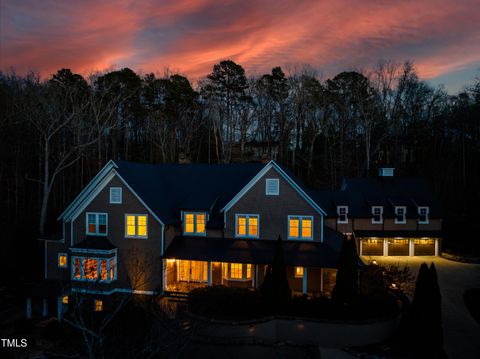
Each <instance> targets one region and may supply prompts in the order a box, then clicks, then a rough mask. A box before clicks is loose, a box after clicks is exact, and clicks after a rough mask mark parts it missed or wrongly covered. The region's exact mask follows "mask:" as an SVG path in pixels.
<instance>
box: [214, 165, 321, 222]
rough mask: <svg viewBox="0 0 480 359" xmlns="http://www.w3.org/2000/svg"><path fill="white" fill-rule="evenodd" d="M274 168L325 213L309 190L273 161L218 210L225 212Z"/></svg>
mask: <svg viewBox="0 0 480 359" xmlns="http://www.w3.org/2000/svg"><path fill="white" fill-rule="evenodd" d="M272 168H273V169H275V170H276V171H277V172H278V173H279V174H280V176H282V177H283V179H285V180H286V181H287V182H288V183H289V184H290V185H291V186H292V187H293V189H295V190H296V191H297V192H298V194H299V195H300V196H301V197H303V199H305V201H307V203H309V204H310V205H311V206H312V207H313V208H314V209H315V210H316V211H317V212H319V213H320V214H324V215H326V212H325V211H324V210H323V209H322V208H321V207H320V206H319V205H318V203H317V202H315V201H314V200H313V199H312V198H311V197H310V195H309V194H308V193H309V191H308V190H307V189H306V188H304V187H303V185H302V183H301V182H300V181H299V180H298V179H297V178H296V177H295V176H293V175H291V174H289V171H288V170H286V169H284V168H282V167H280V166H279V165H278V164H276V163H275V162H274V161H270V162H269V163H268V164H267V165H266V166H265V167H264V168H263V169H262V170H261V171H260V172H258V173H257V175H256V176H255V177H254V178H252V179H251V180H250V181H249V182H248V183H247V184H246V185H245V187H243V188H242V190H241V191H239V192H238V193H237V194H236V195H235V197H233V198H232V199H231V200H230V201H229V202H228V203H227V204H226V205H225V206H224V207H223V208H222V209H221V210H220V212H226V211H228V210H229V209H230V208H232V206H233V205H234V204H235V203H237V202H238V201H239V200H240V198H242V197H243V196H244V195H245V193H247V192H248V191H249V190H250V189H251V188H252V187H253V186H254V185H255V184H256V183H257V182H258V181H259V180H260V179H261V178H262V177H263V176H264V175H265V174H266V173H267V172H268V171H269V170H270V169H272Z"/></svg>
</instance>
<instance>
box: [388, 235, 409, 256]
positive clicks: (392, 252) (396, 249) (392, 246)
mask: <svg viewBox="0 0 480 359" xmlns="http://www.w3.org/2000/svg"><path fill="white" fill-rule="evenodd" d="M388 255H389V256H408V255H409V245H408V239H389V240H388Z"/></svg>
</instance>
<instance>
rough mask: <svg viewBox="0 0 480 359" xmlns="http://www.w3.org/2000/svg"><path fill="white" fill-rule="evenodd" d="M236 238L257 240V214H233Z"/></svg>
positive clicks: (258, 223) (258, 218)
mask: <svg viewBox="0 0 480 359" xmlns="http://www.w3.org/2000/svg"><path fill="white" fill-rule="evenodd" d="M235 222H236V226H235V227H236V230H235V237H237V238H258V237H259V233H260V231H259V227H260V216H259V215H258V214H235Z"/></svg>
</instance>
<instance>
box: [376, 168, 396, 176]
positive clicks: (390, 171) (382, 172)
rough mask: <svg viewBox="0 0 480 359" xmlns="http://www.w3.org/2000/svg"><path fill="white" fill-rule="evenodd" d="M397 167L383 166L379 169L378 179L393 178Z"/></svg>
mask: <svg viewBox="0 0 480 359" xmlns="http://www.w3.org/2000/svg"><path fill="white" fill-rule="evenodd" d="M394 172H395V167H393V166H381V167H380V168H379V169H378V177H393V175H394Z"/></svg>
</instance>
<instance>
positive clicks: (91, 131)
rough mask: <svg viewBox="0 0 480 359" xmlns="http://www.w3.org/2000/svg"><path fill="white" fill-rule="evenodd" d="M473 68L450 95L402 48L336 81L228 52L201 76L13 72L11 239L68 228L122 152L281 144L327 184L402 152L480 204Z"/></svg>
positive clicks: (252, 154)
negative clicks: (62, 216) (64, 221)
mask: <svg viewBox="0 0 480 359" xmlns="http://www.w3.org/2000/svg"><path fill="white" fill-rule="evenodd" d="M472 82H473V83H472V84H471V87H470V88H468V89H467V90H466V91H465V92H463V93H461V94H459V95H457V96H449V95H448V94H447V93H446V92H445V91H444V90H443V89H441V88H436V89H435V88H432V87H430V86H429V85H427V84H426V83H425V82H423V81H421V80H420V79H419V78H418V75H417V73H416V70H415V68H414V67H413V66H412V65H411V64H410V63H405V64H404V65H401V66H398V65H395V64H393V63H390V62H384V63H381V64H379V65H378V66H377V67H376V68H375V69H374V70H373V71H371V72H369V73H363V74H362V73H359V72H342V73H340V74H338V75H337V76H335V77H334V78H332V79H328V80H326V81H323V80H322V79H320V78H319V76H318V74H317V73H316V72H315V71H313V70H311V69H310V68H308V67H307V68H304V69H301V70H296V71H292V72H290V73H289V74H285V73H284V72H283V71H282V69H280V68H279V67H276V68H274V69H272V72H271V73H269V74H265V75H263V76H260V77H255V78H249V77H247V76H246V74H245V71H244V69H243V68H242V67H241V66H240V65H238V64H236V63H234V62H233V61H222V62H221V63H219V64H217V65H215V66H214V67H213V71H212V73H211V74H209V75H208V76H207V77H206V78H204V79H202V80H200V81H199V82H198V84H197V85H196V86H195V87H192V84H191V83H190V81H189V80H188V79H187V78H186V77H184V76H181V75H178V74H175V75H165V76H161V77H159V76H157V75H154V74H147V75H142V76H141V75H139V74H136V73H135V72H133V71H132V70H130V69H128V68H126V69H122V70H119V71H112V72H109V73H104V74H95V75H92V76H90V77H88V78H84V77H82V76H80V75H78V74H74V73H72V72H71V71H70V70H66V69H62V70H60V71H58V72H57V73H56V74H55V75H53V76H52V77H51V78H48V79H46V80H42V79H40V78H39V76H38V75H36V74H33V73H32V74H29V75H27V76H23V77H21V76H17V75H15V74H14V73H0V93H1V95H0V96H1V99H2V101H1V105H0V106H1V109H0V111H1V116H0V146H1V152H0V156H1V161H0V185H1V188H2V190H1V195H0V201H1V209H2V211H1V212H0V213H1V214H0V216H1V223H2V228H3V229H4V231H3V235H2V237H3V238H2V242H3V243H4V244H5V245H7V243H8V246H9V248H10V250H14V251H16V253H19V252H18V250H23V251H24V252H23V253H24V256H25V259H26V260H28V251H30V248H33V246H32V245H31V243H32V240H33V238H37V237H38V235H39V234H40V233H42V232H43V233H48V232H53V231H55V230H57V227H56V221H55V219H56V216H57V215H58V214H59V213H61V211H62V210H63V209H64V208H65V207H66V205H67V204H68V203H69V202H70V201H71V200H72V199H73V198H74V197H75V196H76V195H77V194H78V193H79V191H80V190H81V188H82V187H83V186H84V185H86V183H88V181H89V180H90V179H91V178H92V177H93V176H94V175H95V174H96V172H97V171H98V170H99V169H100V168H101V167H102V166H103V165H104V164H105V163H106V162H107V161H108V160H110V159H126V160H132V161H144V162H161V163H163V162H170V163H171V162H193V163H196V162H203V163H219V162H220V163H229V162H241V161H251V160H261V159H263V160H267V159H269V158H274V159H276V160H277V161H278V162H279V163H281V164H283V165H285V166H287V167H289V168H290V169H291V170H292V171H293V172H294V173H295V174H296V175H298V176H299V177H300V178H302V179H303V180H304V181H305V182H306V183H307V184H308V185H310V186H311V187H314V188H322V187H323V188H325V187H328V188H336V187H337V186H338V185H339V183H340V181H341V179H342V178H343V177H345V176H369V175H374V174H375V171H376V168H377V166H378V165H379V164H383V163H387V162H388V163H392V164H393V165H395V167H396V168H397V169H398V170H397V172H398V173H399V174H401V175H415V176H425V177H428V178H429V179H430V180H432V181H433V183H434V186H435V190H436V191H437V193H438V194H439V196H440V198H441V199H442V201H443V203H444V204H445V207H446V209H447V216H448V217H450V218H465V216H472V217H473V215H474V213H475V211H477V213H478V209H477V208H478V205H477V201H478V200H479V199H480V198H479V197H480V196H479V191H478V183H480V153H479V152H480V147H479V144H480V122H479V118H480V81H479V80H478V79H477V80H476V81H475V80H473V79H472ZM465 223H468V220H465ZM34 242H35V243H36V241H34ZM4 248H5V250H4V251H2V252H3V253H11V251H10V250H7V247H4ZM31 251H34V250H33V249H32V250H31Z"/></svg>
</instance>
